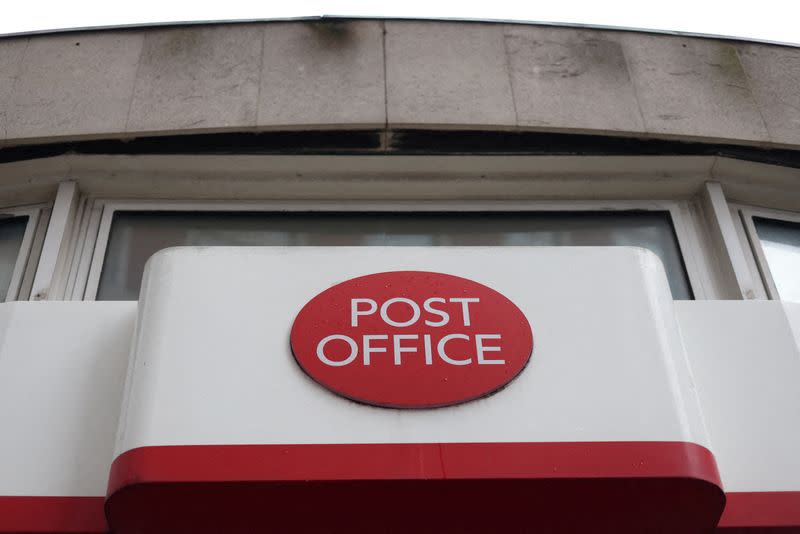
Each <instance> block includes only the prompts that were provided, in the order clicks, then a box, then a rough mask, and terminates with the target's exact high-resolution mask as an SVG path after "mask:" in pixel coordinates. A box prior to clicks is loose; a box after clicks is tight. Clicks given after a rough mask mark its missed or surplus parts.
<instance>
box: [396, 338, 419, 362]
mask: <svg viewBox="0 0 800 534" xmlns="http://www.w3.org/2000/svg"><path fill="white" fill-rule="evenodd" d="M393 337H394V364H395V365H401V364H402V363H403V361H402V360H403V353H404V352H417V347H403V346H401V345H400V342H401V341H403V340H404V339H419V336H418V335H417V334H395V335H394V336H393Z"/></svg>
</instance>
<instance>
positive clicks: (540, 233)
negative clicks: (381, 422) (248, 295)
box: [97, 211, 692, 300]
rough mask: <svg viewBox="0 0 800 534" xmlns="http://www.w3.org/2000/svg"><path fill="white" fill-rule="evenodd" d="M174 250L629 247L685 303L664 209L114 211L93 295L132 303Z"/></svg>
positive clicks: (687, 295) (687, 294) (684, 283)
mask: <svg viewBox="0 0 800 534" xmlns="http://www.w3.org/2000/svg"><path fill="white" fill-rule="evenodd" d="M175 245H250V246H253V245H318V246H320V245H322V246H337V245H339V246H341V245H364V246H370V245H372V246H374V245H391V246H409V245H424V246H438V245H466V246H470V245H473V246H474V245H501V246H536V245H633V246H639V247H644V248H648V249H650V250H652V251H653V252H655V253H656V254H658V256H659V257H661V260H662V261H663V262H664V266H665V268H666V271H667V276H668V277H669V282H670V287H671V288H672V295H673V297H674V298H676V299H691V298H692V292H691V289H690V287H689V281H688V279H687V276H686V270H685V268H684V265H683V260H682V259H681V255H680V250H679V249H678V242H677V239H676V237H675V232H674V230H673V227H672V221H671V218H670V215H669V213H668V212H666V211H663V212H662V211H613V212H524V213H519V212H517V213H496V212H491V213H488V212H474V213H453V212H450V213H425V212H421V213H365V212H358V213H329V212H328V213H320V212H316V213H308V212H306V213H250V212H247V213H237V212H165V211H158V212H153V211H150V212H144V211H142V212H136V211H127V212H117V213H116V214H115V215H114V219H113V222H112V225H111V233H110V236H109V241H108V247H107V249H106V257H105V263H104V265H103V271H102V274H101V277H100V286H99V288H98V293H97V298H98V299H99V300H135V299H137V298H138V294H139V284H140V281H141V278H142V271H143V269H144V264H145V262H146V261H147V258H149V257H150V256H151V255H152V254H153V253H154V252H156V251H158V250H160V249H163V248H166V247H170V246H175Z"/></svg>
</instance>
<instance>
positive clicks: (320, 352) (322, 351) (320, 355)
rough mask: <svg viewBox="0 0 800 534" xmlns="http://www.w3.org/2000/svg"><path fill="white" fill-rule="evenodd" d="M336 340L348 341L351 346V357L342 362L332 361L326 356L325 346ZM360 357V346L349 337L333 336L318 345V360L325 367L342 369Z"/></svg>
mask: <svg viewBox="0 0 800 534" xmlns="http://www.w3.org/2000/svg"><path fill="white" fill-rule="evenodd" d="M334 339H341V340H342V341H346V342H347V344H348V345H350V356H348V357H347V358H345V359H344V360H342V361H336V360H331V359H330V358H328V357H327V356H326V355H325V345H327V344H328V342H329V341H333V340H334ZM356 356H358V345H357V344H356V342H355V341H353V339H352V338H350V337H348V336H343V335H341V334H332V335H330V336H328V337H325V338H322V340H321V341H320V342H319V343H317V358H319V360H320V361H321V362H322V363H324V364H325V365H330V366H331V367H341V366H343V365H347V364H348V363H350V362H352V361H353V360H355V359H356Z"/></svg>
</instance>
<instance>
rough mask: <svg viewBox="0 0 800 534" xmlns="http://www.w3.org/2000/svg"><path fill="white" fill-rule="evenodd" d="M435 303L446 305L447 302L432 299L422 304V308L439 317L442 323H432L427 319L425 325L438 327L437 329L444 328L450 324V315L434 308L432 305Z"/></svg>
mask: <svg viewBox="0 0 800 534" xmlns="http://www.w3.org/2000/svg"><path fill="white" fill-rule="evenodd" d="M434 302H441V303H442V304H444V302H445V300H444V299H443V298H441V297H431V298H429V299H428V300H426V301H425V302H423V303H422V307H423V308H425V311H426V312H430V313H433V314H435V315H438V316H439V317H441V318H442V319H441V320H440V321H430V320H428V319H425V324H426V325H428V326H437V327H438V326H444V325H446V324H447V323H449V322H450V314H449V313H447V312H446V311H444V310H437V309H436V308H434V307H433V305H432V304H433V303H434Z"/></svg>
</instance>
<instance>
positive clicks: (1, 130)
mask: <svg viewBox="0 0 800 534" xmlns="http://www.w3.org/2000/svg"><path fill="white" fill-rule="evenodd" d="M26 46H28V39H27V38H18V39H2V40H0V141H2V140H3V139H5V138H6V129H7V125H8V112H9V106H10V104H11V93H12V91H13V89H14V85H15V83H16V81H17V80H18V79H19V74H20V73H19V70H20V68H21V66H22V56H23V54H24V53H25V47H26Z"/></svg>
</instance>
